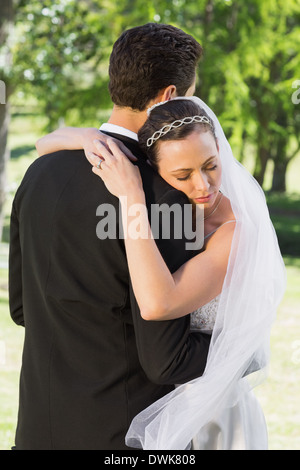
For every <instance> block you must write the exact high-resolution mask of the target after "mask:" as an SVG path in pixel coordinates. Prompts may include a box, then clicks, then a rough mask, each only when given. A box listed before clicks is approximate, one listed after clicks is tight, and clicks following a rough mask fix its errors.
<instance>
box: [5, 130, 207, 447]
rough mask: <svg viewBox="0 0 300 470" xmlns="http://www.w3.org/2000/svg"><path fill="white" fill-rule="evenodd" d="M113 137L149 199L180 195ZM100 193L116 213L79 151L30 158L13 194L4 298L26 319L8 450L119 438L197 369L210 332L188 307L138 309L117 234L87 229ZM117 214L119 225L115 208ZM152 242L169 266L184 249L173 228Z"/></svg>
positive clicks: (111, 442)
mask: <svg viewBox="0 0 300 470" xmlns="http://www.w3.org/2000/svg"><path fill="white" fill-rule="evenodd" d="M118 137H119V138H120V139H121V140H123V141H124V142H125V143H126V145H128V147H130V148H131V150H132V151H133V152H134V153H135V154H136V155H137V156H138V158H139V160H138V162H137V165H138V166H139V168H140V172H141V175H142V179H143V183H144V188H145V193H146V198H147V205H148V208H149V209H150V207H151V204H152V203H166V204H169V205H171V204H173V203H178V204H181V205H182V204H184V203H187V200H186V198H185V196H184V195H183V194H182V193H180V192H178V191H176V190H174V189H173V188H172V187H170V186H169V185H168V184H167V183H166V182H165V181H164V180H162V179H161V178H160V177H159V175H157V174H156V173H155V172H154V171H153V170H152V168H151V167H150V166H149V165H148V164H147V163H146V159H145V156H144V155H143V154H142V153H141V151H140V149H139V147H138V145H137V143H136V142H134V141H132V140H131V139H127V138H125V137H120V136H118ZM104 203H106V204H111V205H112V206H113V208H114V209H115V211H116V214H118V213H119V201H118V199H117V198H116V197H114V196H113V195H111V194H110V193H109V192H108V191H107V190H106V188H105V186H104V184H103V182H102V181H101V179H100V178H98V177H97V176H96V175H95V174H93V173H92V171H91V166H90V164H89V163H88V162H87V160H86V158H85V156H84V153H83V151H82V150H76V151H60V152H56V153H53V154H49V155H46V156H43V157H41V158H38V159H37V160H36V161H35V162H34V163H33V164H32V165H31V166H30V167H29V169H28V171H27V173H26V175H25V176H24V179H23V181H22V183H21V185H20V187H19V189H18V191H17V193H16V196H15V199H14V202H13V209H12V215H11V240H10V257H9V264H10V270H9V296H10V297H9V300H10V311H11V316H12V318H13V320H14V321H15V322H16V323H17V324H19V325H23V326H25V341H24V350H23V358H22V370H21V377H20V400H19V415H18V424H17V431H16V442H15V445H16V448H17V449H35V450H38V449H45V450H46V449H66V450H67V449H83V450H84V449H90V450H93V449H105V450H122V449H128V448H127V447H126V446H125V442H124V438H125V434H126V432H127V429H128V427H129V425H130V423H131V420H132V419H133V417H134V416H135V415H136V414H137V413H139V412H140V411H141V410H143V409H144V408H145V407H147V406H148V405H149V404H151V403H153V402H154V401H155V400H157V399H159V398H160V397H161V396H163V395H164V394H166V393H168V392H169V391H170V390H172V389H173V384H174V383H184V382H185V381H187V380H189V379H193V378H195V377H197V376H199V375H201V374H202V373H203V370H204V367H205V363H206V358H207V352H208V346H209V337H208V336H206V335H202V334H199V333H190V329H189V317H188V316H187V317H184V318H181V319H178V320H175V321H165V322H147V321H144V320H143V319H142V318H141V316H140V313H139V308H138V305H137V303H136V300H135V297H134V294H133V292H132V288H131V284H130V279H129V273H128V267H127V261H126V254H125V249H124V240H123V239H120V238H115V239H111V238H107V239H102V240H100V239H99V238H98V237H97V234H96V227H97V224H98V223H99V221H100V220H102V221H103V218H102V219H101V217H99V216H97V208H98V206H99V205H100V204H104ZM102 207H103V206H102ZM116 224H117V233H119V232H118V230H119V221H118V217H117V218H116ZM157 243H158V246H159V248H160V250H161V252H162V254H163V256H164V259H165V260H166V262H167V264H168V266H169V267H170V269H171V270H172V271H174V270H176V269H177V268H178V267H179V266H180V265H182V264H183V263H184V262H185V261H186V260H187V259H188V258H189V257H191V256H192V252H191V251H186V250H185V240H184V239H175V238H172V236H171V239H170V240H157ZM137 262H138V260H137ZM145 288H146V286H145Z"/></svg>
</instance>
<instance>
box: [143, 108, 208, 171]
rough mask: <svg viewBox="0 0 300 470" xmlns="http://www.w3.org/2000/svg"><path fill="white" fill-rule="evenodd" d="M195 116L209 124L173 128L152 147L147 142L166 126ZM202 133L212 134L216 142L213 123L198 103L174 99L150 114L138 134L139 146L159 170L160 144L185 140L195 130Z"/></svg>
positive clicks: (198, 123) (184, 125) (193, 123)
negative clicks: (200, 117) (202, 118)
mask: <svg viewBox="0 0 300 470" xmlns="http://www.w3.org/2000/svg"><path fill="white" fill-rule="evenodd" d="M193 116H205V117H206V118H207V119H208V120H209V122H192V123H189V124H183V125H181V126H179V127H174V128H172V129H171V130H170V131H169V132H167V133H166V134H165V135H162V136H161V137H159V138H158V139H157V140H156V141H155V142H154V143H153V144H152V145H151V146H150V147H149V146H148V145H147V142H148V140H149V139H151V137H152V136H153V135H154V134H155V132H157V131H159V130H160V129H162V128H163V127H164V126H167V125H170V124H172V123H173V122H175V121H177V120H181V119H184V118H188V117H193ZM197 129H198V130H199V131H200V132H207V131H209V132H211V133H212V135H213V137H214V139H215V140H216V135H215V128H214V124H213V121H212V120H211V119H210V117H209V116H208V115H207V113H206V112H205V111H204V109H202V108H201V107H200V106H199V105H198V104H197V103H195V102H194V101H192V100H189V99H182V100H181V99H174V100H170V101H168V102H166V103H163V104H161V105H159V106H156V107H154V108H153V109H152V111H151V112H150V115H149V117H148V119H147V121H146V122H145V124H144V125H143V126H142V127H141V129H140V130H139V133H138V139H139V145H140V147H141V149H142V150H143V151H144V152H145V153H146V154H147V156H148V159H149V161H150V162H151V164H152V166H153V168H155V169H156V170H157V169H158V161H159V142H163V141H167V140H183V139H185V138H186V137H187V136H188V135H190V134H192V133H193V132H194V131H195V130H197Z"/></svg>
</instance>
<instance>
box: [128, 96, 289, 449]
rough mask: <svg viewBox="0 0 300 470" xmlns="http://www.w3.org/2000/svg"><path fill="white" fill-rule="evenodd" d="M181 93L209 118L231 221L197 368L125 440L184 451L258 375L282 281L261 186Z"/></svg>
mask: <svg viewBox="0 0 300 470" xmlns="http://www.w3.org/2000/svg"><path fill="white" fill-rule="evenodd" d="M187 99H192V100H194V101H195V102H196V103H197V104H198V105H199V106H200V107H201V108H203V109H204V110H205V111H206V112H207V114H208V115H209V116H210V117H211V118H212V119H213V122H214V124H215V130H216V136H217V139H218V143H219V150H220V158H221V162H222V186H221V191H222V192H223V193H224V195H225V196H227V197H228V198H229V199H230V201H231V205H232V209H233V212H234V215H235V217H236V220H237V223H236V227H235V233H234V237H233V242H232V248H231V253H230V259H229V263H228V269H227V274H226V277H225V281H224V285H223V290H222V293H221V296H220V302H219V307H218V312H217V318H216V323H215V327H214V329H213V333H212V340H211V345H210V349H209V354H208V360H207V365H206V369H205V371H204V374H203V376H201V377H199V378H197V379H194V380H192V381H190V382H189V383H188V386H187V384H184V385H181V386H180V387H178V388H176V389H175V390H174V391H173V392H171V393H169V394H168V395H166V396H164V397H163V398H161V399H160V400H158V401H157V402H155V403H153V404H152V405H150V406H149V407H148V408H147V409H145V410H143V411H142V412H141V413H139V414H138V415H137V416H136V417H135V418H134V420H133V422H132V423H131V426H130V428H129V430H128V433H127V436H126V444H127V445H128V446H129V447H137V448H142V449H145V450H146V449H149V450H175V449H176V450H180V449H183V450H184V449H188V448H189V445H190V442H191V441H192V439H193V437H194V436H195V435H197V434H198V433H199V432H200V433H201V430H202V429H203V428H204V426H205V425H206V424H208V423H209V422H211V421H212V420H213V419H214V417H215V416H216V415H217V414H218V413H221V412H222V410H224V409H226V408H227V407H231V406H234V405H235V404H236V403H237V402H238V401H239V400H240V399H241V398H242V397H243V395H244V394H245V393H247V392H249V391H250V390H251V389H252V388H253V387H254V386H256V385H257V384H259V383H260V382H261V381H262V380H263V379H264V378H265V376H266V373H267V368H268V362H269V343H270V330H271V327H272V324H273V321H274V319H275V316H276V310H277V307H278V305H279V303H280V301H281V299H282V297H283V294H284V290H285V285H286V273H285V267H284V263H283V260H282V256H281V254H280V250H279V247H278V241H277V237H276V234H275V230H274V228H273V225H272V222H271V220H270V217H269V211H268V208H267V205H266V200H265V196H264V193H263V191H262V189H261V188H260V186H259V185H258V183H257V182H256V180H255V179H254V178H253V177H252V175H251V174H250V173H248V171H247V170H246V169H245V168H244V167H243V166H242V165H241V164H240V163H239V162H238V161H237V160H236V159H235V158H234V157H233V154H232V150H231V147H230V145H229V143H228V141H227V139H226V137H225V135H224V132H223V129H222V127H221V125H220V123H219V121H218V119H217V117H216V116H215V114H214V113H213V112H212V110H211V109H210V108H209V107H208V106H207V105H206V104H205V103H204V102H203V101H202V100H200V99H199V98H196V97H192V98H187Z"/></svg>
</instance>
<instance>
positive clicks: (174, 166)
mask: <svg viewBox="0 0 300 470" xmlns="http://www.w3.org/2000/svg"><path fill="white" fill-rule="evenodd" d="M158 152H159V160H158V171H159V174H160V175H161V177H162V178H163V179H164V180H166V181H167V182H168V183H169V184H170V185H171V186H173V187H174V188H176V189H178V190H180V191H182V192H184V193H185V194H186V195H187V196H188V198H189V199H190V201H191V202H193V203H195V204H204V208H205V209H206V208H209V207H211V206H213V204H214V202H215V201H216V198H217V196H218V192H219V189H220V185H221V174H222V169H221V162H220V158H219V151H218V147H217V144H216V141H215V139H214V137H213V135H212V134H211V132H209V131H207V132H203V131H202V132H199V131H195V132H193V133H192V134H190V135H189V136H188V137H186V139H184V140H177V141H175V140H173V141H172V140H171V141H165V142H160V143H159V146H158Z"/></svg>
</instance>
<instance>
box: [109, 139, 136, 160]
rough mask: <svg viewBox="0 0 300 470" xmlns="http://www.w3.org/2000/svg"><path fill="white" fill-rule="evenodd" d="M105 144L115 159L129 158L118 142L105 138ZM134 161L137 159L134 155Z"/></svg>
mask: <svg viewBox="0 0 300 470" xmlns="http://www.w3.org/2000/svg"><path fill="white" fill-rule="evenodd" d="M107 145H108V147H109V149H110V151H111V153H112V154H113V155H114V156H115V157H116V158H117V159H124V160H125V159H127V160H128V159H129V158H128V157H127V155H126V154H125V153H124V152H123V150H122V149H121V148H120V145H119V143H117V142H116V141H115V140H113V139H108V140H107ZM134 159H135V160H134V161H136V160H137V158H136V157H134Z"/></svg>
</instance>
